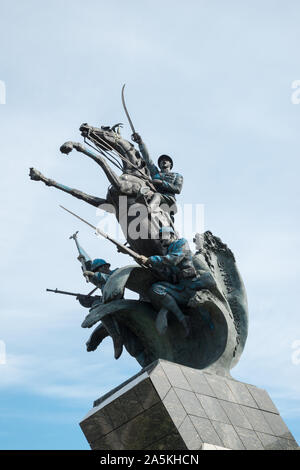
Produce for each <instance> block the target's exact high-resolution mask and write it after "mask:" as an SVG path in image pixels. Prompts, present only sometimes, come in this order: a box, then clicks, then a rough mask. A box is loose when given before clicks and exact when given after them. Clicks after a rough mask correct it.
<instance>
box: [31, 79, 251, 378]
mask: <svg viewBox="0 0 300 470" xmlns="http://www.w3.org/2000/svg"><path fill="white" fill-rule="evenodd" d="M122 100H123V104H124V106H125V102H124V87H123V90H122ZM125 112H126V114H127V116H128V117H129V115H128V111H127V108H126V106H125ZM129 120H130V117H129ZM129 122H130V124H131V128H132V131H133V134H132V140H133V142H134V143H136V144H138V147H139V148H138V149H137V148H136V147H135V145H134V144H133V143H131V142H129V141H127V140H125V139H124V138H123V137H122V136H121V134H120V127H121V125H120V124H116V125H115V126H113V127H107V126H102V127H100V128H96V127H92V126H89V125H88V124H86V123H85V124H82V125H81V126H80V132H81V135H82V136H83V137H84V142H85V144H86V145H83V144H81V143H74V142H66V143H65V144H63V145H62V146H61V148H60V150H61V152H62V153H64V154H66V155H68V154H70V152H71V151H72V150H73V149H75V150H77V151H78V152H80V153H82V154H84V155H86V156H88V157H89V158H91V159H93V160H94V161H95V162H96V163H97V164H98V165H99V166H100V167H101V168H102V170H103V171H104V173H105V175H106V177H107V178H108V181H109V183H110V186H109V188H108V191H107V195H106V197H105V198H103V197H98V196H92V195H89V194H86V193H84V192H82V191H79V190H77V189H74V188H70V187H68V186H65V185H63V184H60V183H57V182H56V181H54V180H52V179H49V178H46V177H45V176H44V175H42V173H40V172H39V171H37V170H36V169H34V168H31V169H30V177H31V179H32V180H35V181H42V182H44V183H45V184H46V185H47V186H52V187H55V188H57V189H60V190H61V191H64V192H66V193H68V194H71V195H72V196H74V197H76V198H78V199H81V200H83V201H85V202H87V203H89V204H91V205H93V206H95V207H97V208H98V207H100V208H101V209H103V210H104V211H107V212H112V213H114V214H115V216H116V218H117V221H118V222H119V224H120V226H121V228H122V231H123V233H124V235H125V238H126V240H127V243H126V244H125V245H121V244H119V243H117V242H116V241H115V240H113V239H111V238H110V237H109V236H107V235H105V234H104V235H105V236H106V237H108V238H109V239H111V240H113V242H114V243H115V244H117V246H118V250H119V251H122V252H125V253H128V254H129V255H130V256H132V257H133V258H134V260H135V261H136V263H137V264H131V265H128V266H125V267H121V268H117V269H114V270H110V264H109V263H108V262H107V261H105V260H103V259H102V258H95V259H94V260H92V259H91V258H90V257H89V256H88V255H87V254H86V252H85V251H84V250H83V249H82V247H81V246H80V244H79V242H78V239H77V234H74V235H73V236H72V238H74V240H75V242H76V245H77V248H78V250H79V257H78V259H79V260H80V261H81V264H82V268H83V275H84V276H85V278H86V280H87V281H89V282H91V283H93V284H94V285H95V287H96V288H98V289H100V290H101V295H93V292H94V290H95V289H93V291H92V293H90V294H88V295H80V294H78V295H76V296H77V299H78V300H79V302H80V304H81V305H82V306H84V307H86V308H89V313H88V315H87V316H86V318H85V320H84V322H83V324H82V326H83V327H91V326H93V325H95V324H97V323H99V322H100V323H99V324H98V326H97V327H96V329H95V330H94V331H93V333H92V335H91V336H90V338H89V340H88V342H87V350H88V351H93V350H95V349H96V348H97V347H98V346H99V344H100V343H101V342H102V340H103V339H104V338H105V337H107V336H110V337H111V338H112V340H113V344H114V352H115V358H116V359H117V358H118V357H120V355H121V354H122V350H123V347H124V346H125V348H126V349H127V351H128V352H129V353H130V354H131V355H132V356H134V357H135V358H136V359H137V361H138V362H139V363H140V364H141V365H142V366H143V367H144V366H147V365H148V364H150V363H151V362H153V361H154V360H156V359H158V358H162V359H167V360H170V361H174V362H177V363H181V364H184V365H187V366H190V367H194V368H199V369H203V368H206V369H211V370H212V371H214V372H217V373H220V374H228V373H229V370H230V369H231V367H233V365H235V364H236V362H237V361H238V359H239V357H240V355H241V353H242V351H243V348H244V345H245V341H246V337H247V327H248V316H247V300H246V293H245V289H244V286H243V282H242V280H241V277H240V275H239V272H238V270H237V267H236V264H235V259H234V256H233V254H232V252H231V251H230V250H229V248H228V247H227V246H226V245H225V244H223V243H222V242H221V240H220V239H219V238H218V237H215V236H214V235H212V233H211V232H205V233H204V234H195V239H194V242H195V245H196V251H195V253H193V252H192V250H191V248H190V246H189V243H188V241H187V240H186V239H184V238H182V237H181V236H180V234H178V232H177V231H176V227H175V219H174V216H175V214H176V211H177V207H176V195H177V194H180V192H181V190H182V186H183V177H182V175H181V174H179V173H175V172H174V171H173V160H172V158H171V157H170V156H168V155H165V154H163V155H161V156H160V157H159V159H158V164H157V165H155V164H154V162H153V161H152V159H151V158H150V156H149V153H148V150H147V148H146V145H145V144H144V142H143V141H142V139H141V137H140V135H139V134H138V133H137V132H136V131H135V129H134V127H133V126H132V122H131V120H130V121H129ZM108 161H109V162H110V164H112V165H114V166H115V167H116V168H118V170H119V171H120V172H121V175H118V174H117V173H116V172H115V171H114V170H113V169H112V168H111V166H110V164H109V163H108ZM97 230H98V229H97ZM125 288H127V289H130V290H132V291H134V292H136V293H137V294H138V295H139V300H132V299H125V298H124V290H125Z"/></svg>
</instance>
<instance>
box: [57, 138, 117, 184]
mask: <svg viewBox="0 0 300 470" xmlns="http://www.w3.org/2000/svg"><path fill="white" fill-rule="evenodd" d="M74 148H75V149H76V150H77V151H78V152H81V153H84V155H87V156H88V157H90V158H91V159H92V160H94V162H96V163H97V164H98V165H99V166H101V168H102V170H103V171H104V173H105V174H106V176H107V179H108V181H109V182H110V184H112V185H113V186H114V187H115V188H116V189H118V190H119V191H120V190H121V186H122V184H121V182H120V179H119V177H118V175H117V174H116V173H115V172H114V171H113V170H112V169H111V168H110V166H109V165H108V164H107V162H106V160H105V159H104V158H103V157H101V156H100V155H96V154H95V153H94V152H91V151H90V150H87V149H86V148H85V147H84V145H82V144H80V143H76V142H65V143H64V144H63V145H62V146H61V147H60V151H61V152H62V153H66V154H69V153H70V152H71V151H72V150H73V149H74Z"/></svg>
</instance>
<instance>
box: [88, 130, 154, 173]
mask: <svg viewBox="0 0 300 470" xmlns="http://www.w3.org/2000/svg"><path fill="white" fill-rule="evenodd" d="M120 127H122V124H121V123H118V124H115V125H114V126H112V127H110V126H101V127H100V128H98V127H92V126H90V125H89V124H87V123H84V124H81V126H80V128H79V130H80V132H81V135H82V136H83V137H84V138H85V139H87V140H89V141H90V142H92V143H93V144H94V145H96V146H97V147H98V148H99V149H101V150H104V151H105V150H106V151H112V150H114V151H115V152H117V153H118V154H119V156H122V157H123V158H122V164H123V170H124V173H135V172H136V168H138V169H139V171H138V173H139V172H140V171H141V172H142V173H144V174H145V175H148V171H147V167H146V166H145V162H144V160H143V159H142V158H141V155H140V154H139V152H138V151H137V150H136V149H135V147H134V145H133V144H132V143H131V142H129V141H128V140H126V139H123V137H122V136H121V134H120ZM139 174H140V173H139Z"/></svg>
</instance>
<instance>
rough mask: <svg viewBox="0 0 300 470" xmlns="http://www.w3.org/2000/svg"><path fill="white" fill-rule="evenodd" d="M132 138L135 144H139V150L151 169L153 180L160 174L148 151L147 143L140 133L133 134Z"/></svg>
mask: <svg viewBox="0 0 300 470" xmlns="http://www.w3.org/2000/svg"><path fill="white" fill-rule="evenodd" d="M131 138H132V140H133V141H134V142H136V143H137V144H138V146H139V150H140V152H141V154H142V156H143V159H144V160H145V162H146V165H147V167H148V168H149V171H150V174H151V176H152V178H153V176H154V175H156V174H157V173H159V169H158V167H157V166H156V165H155V163H154V162H153V160H152V159H151V157H150V154H149V152H148V149H147V147H146V145H145V143H144V142H143V140H142V138H141V136H140V135H139V134H138V133H135V134H132V136H131Z"/></svg>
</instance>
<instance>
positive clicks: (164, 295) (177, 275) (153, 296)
mask: <svg viewBox="0 0 300 470" xmlns="http://www.w3.org/2000/svg"><path fill="white" fill-rule="evenodd" d="M160 235H161V242H162V244H163V246H164V247H165V249H166V254H165V255H164V256H150V258H146V257H144V260H143V261H144V263H145V264H146V265H148V266H150V267H151V268H153V269H154V270H155V272H156V274H157V275H158V276H159V274H161V276H162V280H161V281H160V280H159V281H158V282H155V283H154V284H152V286H151V288H150V291H149V293H148V295H149V298H150V300H151V302H152V304H153V305H154V307H156V309H157V310H158V311H159V313H158V316H157V320H156V326H157V329H158V331H159V332H160V333H161V334H162V333H164V332H165V331H166V329H167V326H168V322H167V314H168V312H172V313H173V314H174V315H175V316H176V318H177V319H178V320H179V321H180V322H181V323H182V325H183V327H184V330H185V337H187V336H188V335H189V333H190V325H189V318H188V317H187V316H186V315H184V314H183V312H182V310H181V308H180V305H182V306H186V305H187V304H188V302H189V300H190V299H191V298H192V297H193V296H194V295H195V293H196V291H197V290H200V289H204V288H210V287H212V286H213V285H214V280H213V278H212V276H210V275H209V274H208V273H205V274H203V275H201V276H197V272H196V270H195V268H194V265H193V260H192V252H191V250H190V247H189V244H188V242H187V240H186V239H185V238H180V239H176V236H175V233H174V230H173V229H172V228H171V227H162V229H161V230H160ZM165 279H166V280H165ZM201 313H202V316H203V317H204V318H203V319H204V320H205V321H206V322H207V323H208V324H209V326H210V328H212V327H213V326H212V323H211V320H210V316H209V314H208V312H207V315H206V313H205V312H204V311H202V312H201Z"/></svg>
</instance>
